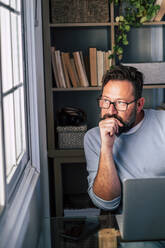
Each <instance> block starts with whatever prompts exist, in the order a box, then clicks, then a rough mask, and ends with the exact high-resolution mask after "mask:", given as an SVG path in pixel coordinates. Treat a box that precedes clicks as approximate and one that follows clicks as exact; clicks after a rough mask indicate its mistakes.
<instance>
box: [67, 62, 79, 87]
mask: <svg viewBox="0 0 165 248" xmlns="http://www.w3.org/2000/svg"><path fill="white" fill-rule="evenodd" d="M70 62H71V64H72V68H73V71H74V74H75V77H76V80H77V86H78V87H80V86H81V85H80V81H79V77H78V72H77V70H76V65H75V61H74V58H70Z"/></svg>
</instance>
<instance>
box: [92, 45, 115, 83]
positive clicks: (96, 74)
mask: <svg viewBox="0 0 165 248" xmlns="http://www.w3.org/2000/svg"><path fill="white" fill-rule="evenodd" d="M111 53H112V52H111V50H108V51H100V50H97V49H96V48H89V64H90V82H91V86H101V85H102V78H103V75H104V74H105V72H106V71H107V70H109V69H110V67H111V66H112V59H109V56H110V55H111Z"/></svg>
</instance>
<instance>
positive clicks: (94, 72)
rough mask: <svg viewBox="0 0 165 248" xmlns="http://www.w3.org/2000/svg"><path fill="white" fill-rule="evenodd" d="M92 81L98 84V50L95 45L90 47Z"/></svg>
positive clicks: (93, 83) (94, 84) (95, 84)
mask: <svg viewBox="0 0 165 248" xmlns="http://www.w3.org/2000/svg"><path fill="white" fill-rule="evenodd" d="M89 65H90V82H91V86H97V51H96V48H95V47H90V48H89Z"/></svg>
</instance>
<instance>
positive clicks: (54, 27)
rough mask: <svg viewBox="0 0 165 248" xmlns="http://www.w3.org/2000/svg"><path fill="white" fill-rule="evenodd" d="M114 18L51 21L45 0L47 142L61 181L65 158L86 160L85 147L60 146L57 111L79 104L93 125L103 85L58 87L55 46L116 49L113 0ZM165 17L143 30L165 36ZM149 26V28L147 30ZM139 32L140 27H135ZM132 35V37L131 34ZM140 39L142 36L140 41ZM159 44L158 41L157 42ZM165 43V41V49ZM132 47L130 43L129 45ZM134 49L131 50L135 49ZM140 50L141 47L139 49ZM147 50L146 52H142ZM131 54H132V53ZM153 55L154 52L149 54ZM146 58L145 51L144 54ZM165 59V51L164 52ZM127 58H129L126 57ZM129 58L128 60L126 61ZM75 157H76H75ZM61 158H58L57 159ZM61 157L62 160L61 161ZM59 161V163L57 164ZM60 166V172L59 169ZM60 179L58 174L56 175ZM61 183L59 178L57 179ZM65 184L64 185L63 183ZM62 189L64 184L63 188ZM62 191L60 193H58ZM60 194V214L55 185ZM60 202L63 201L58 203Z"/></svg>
mask: <svg viewBox="0 0 165 248" xmlns="http://www.w3.org/2000/svg"><path fill="white" fill-rule="evenodd" d="M109 13H110V20H109V22H102V23H98V22H97V23H91V22H90V23H58V24H54V23H51V22H50V9H49V2H48V1H47V0H43V35H44V43H43V45H44V62H45V65H44V66H45V68H44V69H45V89H46V114H47V144H48V157H49V158H52V159H54V163H53V168H54V173H58V175H59V178H60V183H59V184H60V185H61V176H60V169H59V167H60V166H59V165H60V163H62V161H64V160H65V161H66V160H67V161H68V162H69V161H70V162H71V163H72V162H73V161H76V162H79V161H81V162H83V163H85V158H84V153H83V150H74V151H72V150H61V151H60V150H59V149H58V144H57V133H56V120H57V119H56V112H57V110H58V109H59V108H61V107H63V106H75V107H79V108H82V109H83V110H84V111H86V113H87V125H88V128H91V127H93V126H95V125H97V123H98V119H99V110H98V109H97V104H96V98H97V97H98V96H99V94H100V89H101V87H98V86H95V87H76V88H75V87H72V88H56V87H55V85H54V82H53V72H52V63H51V47H52V46H55V47H56V49H59V50H60V51H64V52H69V53H71V52H75V51H77V50H82V51H83V54H85V55H87V54H88V48H89V47H96V48H97V49H99V50H109V49H111V50H112V47H113V45H114V43H115V27H116V26H117V25H118V24H117V23H116V22H115V21H114V16H115V11H114V5H113V3H111V4H110V6H109ZM164 25H165V21H159V22H147V23H144V24H143V27H142V28H140V29H144V30H143V32H144V33H145V34H146V33H150V29H152V30H153V29H155V28H162V29H163V31H162V32H163V36H161V39H162V43H163V38H164ZM146 30H147V32H146ZM134 32H136V31H134ZM130 39H132V37H130ZM136 42H138V39H137V41H136ZM155 42H156V41H155ZM155 46H156V45H155ZM164 48H165V45H164V43H163V48H162V49H163V50H165V49H164ZM127 49H128V50H129V46H128V48H127ZM131 51H132V50H131V49H130V51H129V53H128V54H130V53H131ZM137 52H138V51H137ZM142 53H143V52H142ZM128 57H129V56H128ZM148 58H149V59H150V58H151V61H152V59H154V58H153V56H150V55H149V56H148ZM143 60H145V53H144V58H143ZM163 60H164V55H163ZM124 62H125V61H124ZM126 62H127V61H126ZM128 62H130V61H128ZM164 88H165V85H164V84H161V85H159V84H155V85H145V86H144V89H146V90H153V89H154V90H157V89H159V90H162V91H164ZM151 95H152V94H151ZM74 158H76V159H75V160H74ZM56 161H57V162H56ZM60 161H61V162H60ZM56 164H58V165H57V166H56ZM57 167H58V172H57ZM56 180H58V176H57V175H56ZM56 185H57V182H56ZM61 187H62V186H61ZM59 192H62V188H60V189H59ZM57 195H58V196H57ZM55 198H56V215H61V214H62V211H61V209H62V199H61V196H60V195H59V194H58V190H57V187H55ZM58 202H59V205H58Z"/></svg>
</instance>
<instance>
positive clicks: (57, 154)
mask: <svg viewBox="0 0 165 248" xmlns="http://www.w3.org/2000/svg"><path fill="white" fill-rule="evenodd" d="M80 156H84V157H85V155H84V149H64V150H62V149H61V150H60V149H55V150H54V149H53V150H48V157H49V158H61V157H62V158H64V157H67V158H69V157H80Z"/></svg>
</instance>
